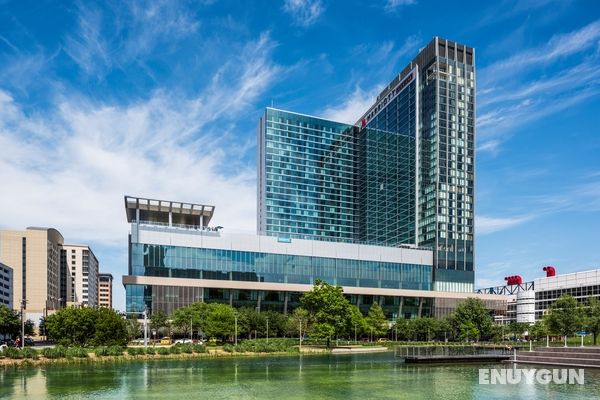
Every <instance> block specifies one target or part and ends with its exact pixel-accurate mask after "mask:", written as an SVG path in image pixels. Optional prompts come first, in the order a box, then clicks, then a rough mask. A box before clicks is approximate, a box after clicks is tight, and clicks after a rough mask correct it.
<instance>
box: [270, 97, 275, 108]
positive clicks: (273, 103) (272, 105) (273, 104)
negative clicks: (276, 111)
mask: <svg viewBox="0 0 600 400" xmlns="http://www.w3.org/2000/svg"><path fill="white" fill-rule="evenodd" d="M274 107H275V102H274V101H273V99H271V108H274Z"/></svg>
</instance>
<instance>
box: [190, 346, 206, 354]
mask: <svg viewBox="0 0 600 400" xmlns="http://www.w3.org/2000/svg"><path fill="white" fill-rule="evenodd" d="M192 348H193V349H194V353H206V346H205V345H203V344H195V345H193V346H192Z"/></svg>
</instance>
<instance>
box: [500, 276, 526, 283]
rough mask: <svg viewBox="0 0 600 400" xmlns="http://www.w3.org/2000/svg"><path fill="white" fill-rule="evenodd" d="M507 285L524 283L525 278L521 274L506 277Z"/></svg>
mask: <svg viewBox="0 0 600 400" xmlns="http://www.w3.org/2000/svg"><path fill="white" fill-rule="evenodd" d="M504 280H505V281H506V284H507V285H520V284H522V283H523V278H521V276H520V275H512V276H507V277H505V278H504Z"/></svg>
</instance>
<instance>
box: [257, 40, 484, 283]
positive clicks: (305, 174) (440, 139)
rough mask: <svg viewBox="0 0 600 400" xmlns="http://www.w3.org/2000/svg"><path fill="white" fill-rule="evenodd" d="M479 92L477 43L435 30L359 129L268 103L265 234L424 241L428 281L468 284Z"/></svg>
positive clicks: (262, 178)
mask: <svg viewBox="0 0 600 400" xmlns="http://www.w3.org/2000/svg"><path fill="white" fill-rule="evenodd" d="M474 93H475V51H474V49H473V48H471V47H468V46H464V45H461V44H458V43H455V42H451V41H448V40H445V39H441V38H437V37H436V38H434V39H433V40H432V41H431V42H430V43H429V44H428V45H427V46H426V47H425V48H424V49H422V50H421V51H420V52H419V54H418V55H417V56H416V57H415V58H414V59H413V61H411V62H410V63H409V64H408V65H407V66H406V67H405V68H404V69H403V70H402V72H401V73H400V74H399V75H398V76H397V77H396V78H395V79H394V80H393V81H392V82H391V83H390V84H389V85H388V86H387V87H386V88H385V89H384V90H383V91H382V92H381V93H380V94H379V96H377V100H376V102H375V104H374V105H373V106H372V107H371V108H369V110H367V111H366V112H365V114H364V115H363V116H362V117H360V118H358V120H357V123H356V124H355V125H354V126H349V125H346V124H340V123H337V122H333V121H327V120H323V119H320V118H315V117H307V116H304V115H300V114H295V113H291V112H287V111H280V110H274V109H270V108H268V109H267V110H266V112H265V114H264V116H263V118H261V121H260V123H259V129H258V132H259V135H258V136H259V145H258V148H259V155H258V162H259V168H258V172H259V176H258V181H259V189H258V208H259V210H258V228H259V232H260V233H264V234H267V235H275V236H286V235H288V236H290V237H298V238H310V239H323V240H340V241H347V242H355V241H358V242H366V243H370V244H377V245H386V246H398V245H416V246H420V247H428V248H431V249H432V250H433V251H434V273H433V288H434V289H435V290H445V291H467V292H468V291H472V290H473V281H474V273H473V270H474V265H473V262H474V166H475V154H474V142H475V94H474Z"/></svg>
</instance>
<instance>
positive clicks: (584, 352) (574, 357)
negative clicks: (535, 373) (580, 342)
mask: <svg viewBox="0 0 600 400" xmlns="http://www.w3.org/2000/svg"><path fill="white" fill-rule="evenodd" d="M511 361H513V362H514V360H512V359H511ZM516 362H517V363H523V364H546V365H561V366H568V367H586V368H600V347H538V348H537V349H535V350H534V351H531V352H530V351H528V350H521V351H518V352H517V357H516Z"/></svg>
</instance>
